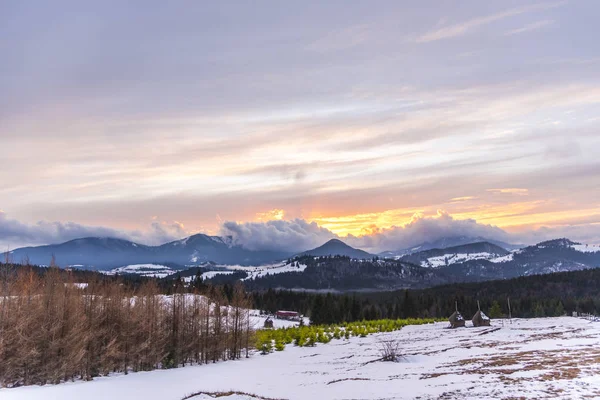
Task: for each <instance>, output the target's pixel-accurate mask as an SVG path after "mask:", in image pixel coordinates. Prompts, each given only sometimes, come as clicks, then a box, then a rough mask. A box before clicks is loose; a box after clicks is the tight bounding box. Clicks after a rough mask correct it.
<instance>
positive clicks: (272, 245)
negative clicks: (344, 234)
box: [221, 219, 337, 252]
mask: <svg viewBox="0 0 600 400" xmlns="http://www.w3.org/2000/svg"><path fill="white" fill-rule="evenodd" d="M221 235H222V236H231V237H232V238H233V241H234V243H236V244H238V245H241V246H243V247H245V248H247V249H249V250H271V251H289V252H300V251H303V250H308V249H312V248H314V247H318V246H320V245H322V244H323V243H325V242H326V241H328V240H329V239H333V238H335V237H337V236H336V235H335V234H334V233H333V232H331V231H330V230H328V229H325V228H322V227H320V226H319V225H317V223H316V222H307V221H305V220H303V219H294V220H291V221H267V222H245V223H238V222H225V223H224V224H223V226H222V228H221Z"/></svg>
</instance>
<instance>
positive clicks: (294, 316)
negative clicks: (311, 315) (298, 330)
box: [275, 311, 300, 321]
mask: <svg viewBox="0 0 600 400" xmlns="http://www.w3.org/2000/svg"><path fill="white" fill-rule="evenodd" d="M275 318H277V319H287V320H290V321H297V320H299V319H300V313H299V312H296V311H277V312H276V313H275Z"/></svg>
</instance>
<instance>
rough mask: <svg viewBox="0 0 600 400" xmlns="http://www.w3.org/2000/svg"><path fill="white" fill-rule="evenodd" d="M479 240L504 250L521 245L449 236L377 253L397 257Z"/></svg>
mask: <svg viewBox="0 0 600 400" xmlns="http://www.w3.org/2000/svg"><path fill="white" fill-rule="evenodd" d="M481 242H487V243H492V244H494V245H496V246H498V247H501V248H503V249H506V250H515V249H518V248H520V247H523V246H521V245H514V244H509V243H505V242H502V241H499V240H493V239H488V238H484V237H481V236H449V237H443V238H440V239H437V240H434V241H431V242H424V243H421V244H419V245H417V246H413V247H409V248H406V249H399V250H392V251H384V252H382V253H379V255H380V256H382V257H389V258H399V257H402V256H405V255H408V254H413V253H417V252H420V251H425V250H433V249H447V248H449V247H456V246H462V245H466V244H473V243H481Z"/></svg>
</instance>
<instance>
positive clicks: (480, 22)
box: [416, 2, 565, 43]
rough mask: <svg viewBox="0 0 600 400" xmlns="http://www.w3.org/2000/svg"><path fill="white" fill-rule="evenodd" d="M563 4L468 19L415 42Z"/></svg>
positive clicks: (533, 6) (535, 6)
mask: <svg viewBox="0 0 600 400" xmlns="http://www.w3.org/2000/svg"><path fill="white" fill-rule="evenodd" d="M563 4H565V2H558V3H550V4H533V5H530V6H525V7H518V8H511V9H509V10H506V11H502V12H499V13H496V14H492V15H487V16H484V17H477V18H473V19H470V20H468V21H465V22H462V23H459V24H455V25H450V26H446V27H443V28H439V29H436V30H433V31H430V32H427V33H425V34H423V35H421V36H419V37H418V38H417V39H416V41H417V42H418V43H427V42H433V41H436V40H442V39H450V38H453V37H457V36H462V35H464V34H466V33H467V32H469V31H471V30H474V29H477V28H479V27H481V26H483V25H487V24H491V23H492V22H496V21H499V20H501V19H505V18H508V17H513V16H516V15H520V14H525V13H528V12H532V11H539V10H545V9H549V8H554V7H559V6H561V5H563ZM531 29H535V28H530V30H531Z"/></svg>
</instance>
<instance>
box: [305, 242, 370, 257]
mask: <svg viewBox="0 0 600 400" xmlns="http://www.w3.org/2000/svg"><path fill="white" fill-rule="evenodd" d="M303 255H311V256H346V257H350V258H359V259H367V258H371V257H372V255H371V254H369V253H367V252H366V251H364V250H360V249H355V248H354V247H352V246H349V245H348V244H346V243H344V242H342V241H341V240H339V239H330V240H328V241H327V242H325V243H324V244H323V245H321V246H319V247H317V248H315V249H312V250H308V251H305V252H304V253H303Z"/></svg>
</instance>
